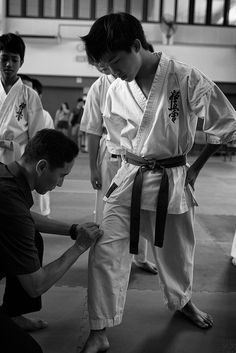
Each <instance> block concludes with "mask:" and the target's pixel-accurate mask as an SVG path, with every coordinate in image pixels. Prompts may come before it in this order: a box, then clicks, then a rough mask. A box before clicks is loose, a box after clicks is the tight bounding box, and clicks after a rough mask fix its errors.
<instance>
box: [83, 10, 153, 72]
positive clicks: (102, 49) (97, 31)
mask: <svg viewBox="0 0 236 353" xmlns="http://www.w3.org/2000/svg"><path fill="white" fill-rule="evenodd" d="M81 39H82V40H83V42H84V43H85V50H86V54H87V56H88V61H89V63H90V64H92V65H94V64H96V63H99V62H100V60H101V58H102V56H103V55H105V54H106V53H108V52H115V51H119V50H123V51H126V52H130V51H131V47H132V45H133V44H134V41H135V39H139V40H140V42H141V45H142V47H143V48H144V49H146V50H148V43H147V40H146V37H145V34H144V31H143V28H142V25H141V23H140V21H139V20H138V19H137V18H135V17H134V16H132V15H130V14H128V13H124V12H120V13H113V14H109V15H105V16H102V17H100V18H99V19H97V20H96V21H95V22H94V24H93V25H92V27H91V28H90V31H89V33H88V34H87V35H86V36H83V37H81Z"/></svg>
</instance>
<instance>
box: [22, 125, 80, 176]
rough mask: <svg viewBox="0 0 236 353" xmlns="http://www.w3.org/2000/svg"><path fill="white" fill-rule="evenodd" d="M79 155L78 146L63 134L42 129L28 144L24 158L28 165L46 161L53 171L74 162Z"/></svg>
mask: <svg viewBox="0 0 236 353" xmlns="http://www.w3.org/2000/svg"><path fill="white" fill-rule="evenodd" d="M78 153H79V148H78V146H77V144H76V143H75V142H74V141H72V140H71V139H69V138H68V137H67V136H65V135H64V134H63V133H62V132H60V131H57V130H54V129H42V130H40V131H38V132H37V133H36V135H35V136H34V137H33V138H32V139H31V140H30V141H29V142H28V143H27V145H26V147H25V151H24V153H23V155H22V158H23V159H24V160H25V162H28V163H32V162H37V161H39V160H40V159H46V160H47V161H48V163H49V166H50V168H51V170H53V169H56V168H63V167H64V164H65V163H70V162H72V161H73V159H74V158H75V157H76V156H77V155H78Z"/></svg>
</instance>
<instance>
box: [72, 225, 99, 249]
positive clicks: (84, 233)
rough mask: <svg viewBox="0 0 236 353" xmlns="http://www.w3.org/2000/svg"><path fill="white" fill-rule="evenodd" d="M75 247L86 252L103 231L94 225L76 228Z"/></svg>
mask: <svg viewBox="0 0 236 353" xmlns="http://www.w3.org/2000/svg"><path fill="white" fill-rule="evenodd" d="M77 231H78V235H77V238H76V245H77V246H78V247H79V248H80V249H83V250H87V249H88V248H89V247H90V246H91V245H92V244H93V243H94V242H95V241H96V240H98V239H99V238H100V237H101V236H102V235H103V231H102V230H101V229H99V228H98V225H97V224H95V223H92V222H91V223H86V224H83V225H80V226H79V227H78V230H77Z"/></svg>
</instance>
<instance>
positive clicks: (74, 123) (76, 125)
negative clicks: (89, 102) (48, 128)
mask: <svg viewBox="0 0 236 353" xmlns="http://www.w3.org/2000/svg"><path fill="white" fill-rule="evenodd" d="M83 112H84V100H83V98H78V99H77V104H76V107H75V108H74V109H73V110H72V112H71V117H70V125H71V139H72V140H73V141H74V142H75V143H77V145H78V147H79V149H80V150H83V148H82V138H83V134H84V133H83V132H82V131H80V122H81V118H82V115H83Z"/></svg>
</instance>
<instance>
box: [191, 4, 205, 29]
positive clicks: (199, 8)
mask: <svg viewBox="0 0 236 353" xmlns="http://www.w3.org/2000/svg"><path fill="white" fill-rule="evenodd" d="M206 10H207V0H198V1H195V6H194V20H193V22H194V23H202V24H205V22H206Z"/></svg>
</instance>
